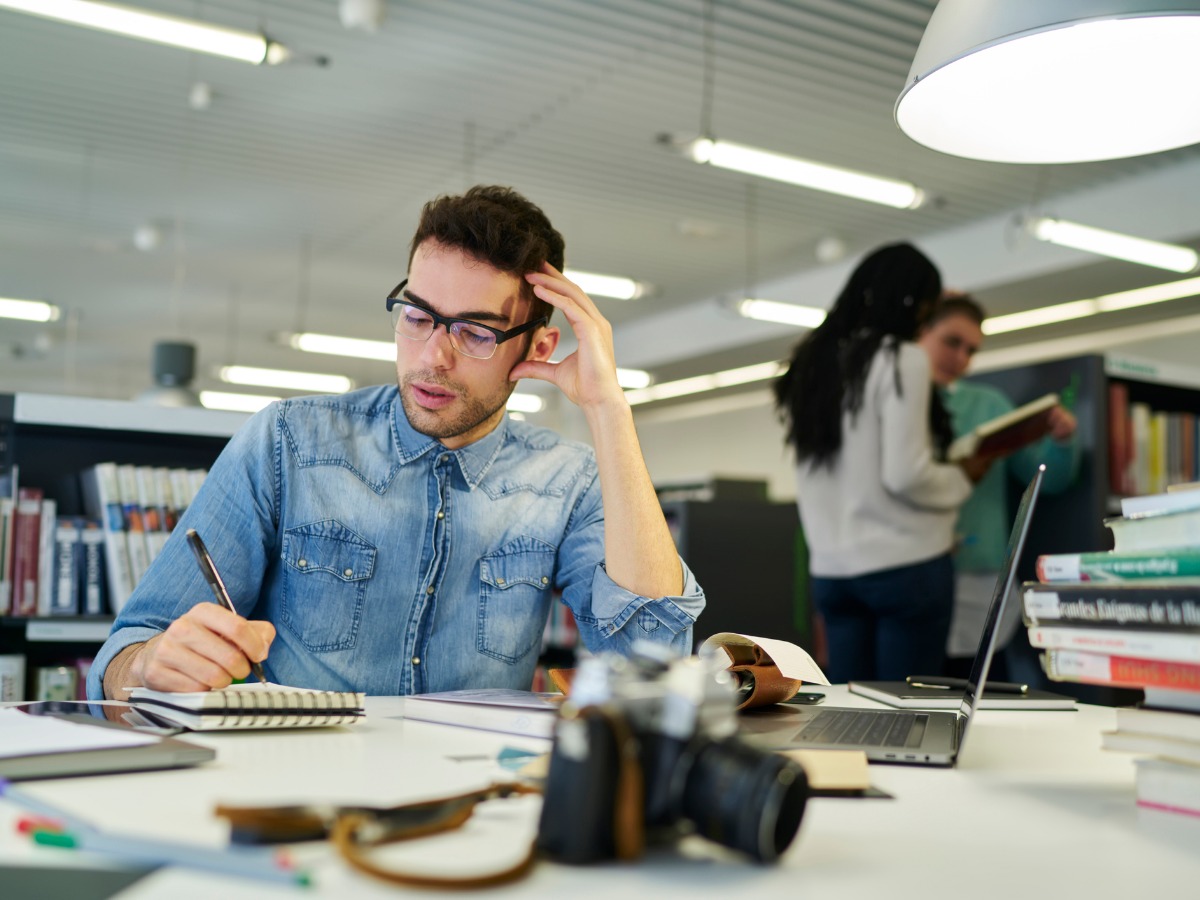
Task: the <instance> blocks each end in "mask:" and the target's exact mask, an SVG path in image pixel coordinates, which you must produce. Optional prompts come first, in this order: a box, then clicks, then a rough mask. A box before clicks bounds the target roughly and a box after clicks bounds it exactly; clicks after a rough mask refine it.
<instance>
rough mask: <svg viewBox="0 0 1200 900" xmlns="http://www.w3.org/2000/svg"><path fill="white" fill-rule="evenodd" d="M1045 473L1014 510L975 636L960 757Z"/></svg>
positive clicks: (1037, 476) (961, 724) (961, 726)
mask: <svg viewBox="0 0 1200 900" xmlns="http://www.w3.org/2000/svg"><path fill="white" fill-rule="evenodd" d="M1045 472H1046V467H1045V466H1038V470H1037V472H1036V473H1035V474H1034V476H1033V481H1031V482H1029V487H1027V488H1025V493H1024V494H1023V495H1022V496H1021V503H1020V505H1019V506H1018V507H1017V516H1016V518H1015V519H1014V520H1013V527H1012V533H1011V534H1009V536H1008V549H1007V551H1006V552H1005V554H1004V565H1003V566H1002V567H1001V569H1000V574H999V575H998V576H997V578H996V587H995V591H994V593H993V594H992V604H991V606H989V607H988V614H987V618H986V619H985V620H984V625H983V631H982V632H981V633H980V635H979V649H978V650H977V651H976V652H975V662H974V663H973V664H972V666H971V674H970V676H969V677H968V678H967V689H966V690H965V691H964V692H963V699H962V706H961V707H960V708H959V712H960V713H961V717H960V718H959V735H958V750H959V752H960V753H961V752H962V743H963V739H964V738H965V737H966V732H967V723H968V722H969V721H970V719H971V713H973V712H974V711H975V707H976V705H977V704H978V702H979V695H980V694H982V693H983V688H984V683H985V682H986V681H987V674H988V670H989V669H990V668H991V665H992V654H993V652H995V649H996V634H997V632H998V631H999V630H1000V617H1001V616H1002V615H1003V613H1004V603H1005V600H1006V599H1007V598H1008V595H1009V594H1010V593H1011V592H1012V586H1013V581H1014V580H1015V579H1016V576H1017V562H1018V561H1019V560H1020V558H1021V551H1022V550H1023V549H1024V548H1025V536H1026V535H1027V534H1028V533H1029V522H1030V520H1031V519H1032V517H1033V507H1034V505H1035V504H1036V502H1037V494H1038V491H1039V490H1040V489H1041V486H1042V476H1043V475H1044V474H1045Z"/></svg>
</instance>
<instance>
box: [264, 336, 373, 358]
mask: <svg viewBox="0 0 1200 900" xmlns="http://www.w3.org/2000/svg"><path fill="white" fill-rule="evenodd" d="M284 339H285V341H286V342H287V345H288V346H289V347H291V348H293V349H294V350H303V351H304V352H305V353H327V354H329V355H330V356H350V357H353V358H354V359H380V360H385V361H388V362H395V360H396V342H395V341H368V340H363V339H362V338H349V337H339V336H337V335H336V334H314V333H312V332H309V331H306V332H304V333H302V334H288V335H284Z"/></svg>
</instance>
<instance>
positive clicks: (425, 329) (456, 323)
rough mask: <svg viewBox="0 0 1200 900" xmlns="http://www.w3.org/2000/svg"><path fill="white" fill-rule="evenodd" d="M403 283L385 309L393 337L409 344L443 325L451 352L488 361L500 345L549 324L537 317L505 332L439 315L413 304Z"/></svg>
mask: <svg viewBox="0 0 1200 900" xmlns="http://www.w3.org/2000/svg"><path fill="white" fill-rule="evenodd" d="M406 284H408V279H407V278H406V279H404V281H402V282H400V283H399V284H398V285H396V288H395V289H394V290H393V291H392V296H389V297H388V298H387V309H388V312H389V313H391V314H392V329H393V330H394V331H395V332H396V334H398V335H400V337H403V338H408V339H409V340H410V341H427V340H429V337H430V335H432V334H433V332H434V331H435V330H436V329H437V327H438V326H439V325H445V326H446V332H447V333H448V334H449V335H450V343H451V345H453V347H454V349H455V350H457V351H458V352H459V353H461V354H462V355H463V356H469V357H471V358H472V359H491V358H492V357H493V356H494V355H495V353H496V348H497V347H498V346H499V345H500V344H503V343H504V342H505V341H507V340H509V339H511V338H515V337H517V336H518V335H522V334H524V333H525V332H527V331H532V330H533V329H535V328H537V327H538V326H540V325H546V324H548V323H549V322H550V317H549V316H541V317H539V318H537V319H533V320H532V321H529V322H526V323H525V324H524V325H518V326H517V327H516V328H510V329H508V331H501V330H500V329H499V328H492V327H491V326H490V325H484V324H482V323H480V322H472V321H471V320H470V319H456V318H455V317H454V316H439V315H438V314H437V313H435V312H434V311H433V310H432V309H430V308H429V307H427V306H424V305H422V304H420V303H418V302H416V301H415V300H414V299H413V296H412V295H411V294H409V293H407V292H406V291H405V290H404V286H405V285H406ZM397 294H398V295H399V296H396V295H397Z"/></svg>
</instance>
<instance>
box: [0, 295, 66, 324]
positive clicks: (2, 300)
mask: <svg viewBox="0 0 1200 900" xmlns="http://www.w3.org/2000/svg"><path fill="white" fill-rule="evenodd" d="M58 316H59V309H58V307H57V306H55V305H54V304H53V303H46V302H45V301H44V300H17V299H16V298H14V297H0V319H23V320H24V321H26V322H53V321H55V320H56V319H58Z"/></svg>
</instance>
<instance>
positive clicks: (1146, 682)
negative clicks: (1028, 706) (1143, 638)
mask: <svg viewBox="0 0 1200 900" xmlns="http://www.w3.org/2000/svg"><path fill="white" fill-rule="evenodd" d="M1042 668H1043V669H1045V670H1046V677H1047V678H1049V679H1050V680H1051V681H1077V682H1080V683H1082V684H1103V685H1108V686H1110V687H1124V688H1144V689H1145V690H1146V697H1147V703H1148V704H1149V697H1150V691H1151V689H1153V688H1168V689H1175V691H1174V692H1175V693H1181V694H1182V693H1187V692H1189V691H1193V692H1200V665H1197V664H1194V663H1185V662H1168V661H1166V660H1161V659H1141V658H1139V657H1136V656H1122V655H1120V654H1112V653H1092V652H1089V651H1087V650H1068V649H1062V648H1059V649H1051V650H1047V651H1046V652H1045V653H1043V654H1042ZM1196 697H1197V698H1200V693H1196ZM1151 705H1153V704H1151Z"/></svg>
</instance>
